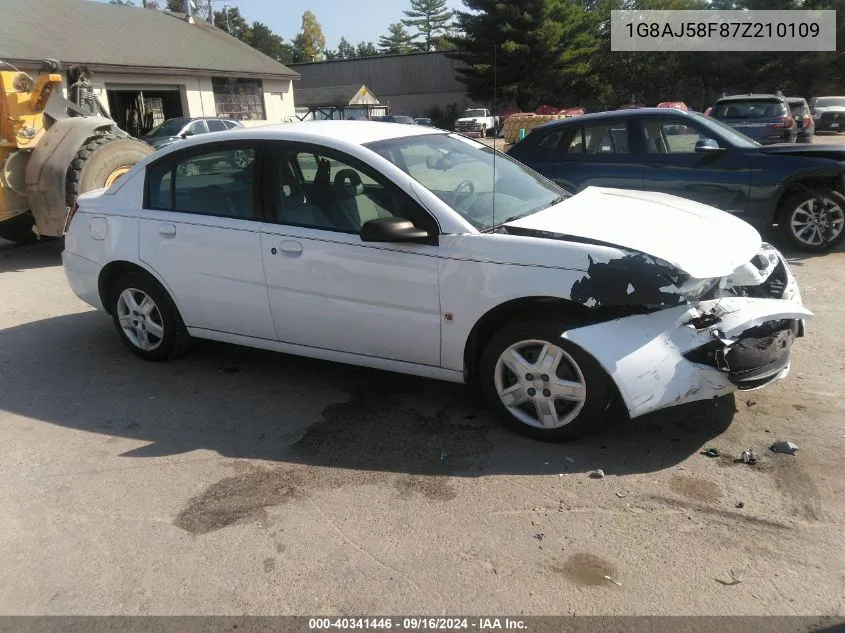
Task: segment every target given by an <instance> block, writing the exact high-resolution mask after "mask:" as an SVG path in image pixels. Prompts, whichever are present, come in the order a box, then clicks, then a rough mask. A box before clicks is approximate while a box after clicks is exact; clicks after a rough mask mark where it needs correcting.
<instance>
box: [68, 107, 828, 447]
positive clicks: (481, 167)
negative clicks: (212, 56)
mask: <svg viewBox="0 0 845 633" xmlns="http://www.w3.org/2000/svg"><path fill="white" fill-rule="evenodd" d="M233 151H237V152H239V155H242V156H245V157H247V158H246V160H245V161H239V162H238V163H233V162H232V161H231V160H229V157H230V156H231V155H232V152H233ZM68 225H69V226H68V230H67V235H66V241H65V251H64V253H63V260H64V266H65V270H66V273H67V278H68V280H69V282H70V285H71V287H72V288H73V290H74V291H75V292H76V294H77V295H78V296H79V297H81V298H82V299H84V300H85V301H87V302H88V303H89V304H91V305H93V306H95V307H97V308H100V309H103V310H105V311H106V312H107V313H109V314H110V315H111V316H112V318H113V320H114V325H115V326H116V329H117V332H118V334H119V335H120V337H121V338H122V340H123V342H124V343H125V344H126V345H127V346H128V347H129V349H131V350H132V351H133V352H134V353H136V354H137V355H138V356H141V357H143V358H146V359H149V360H165V359H169V358H172V357H175V356H177V355H178V354H180V353H182V352H184V351H185V350H186V349H187V347H188V344H189V342H190V340H191V338H192V337H197V338H207V339H215V340H218V341H226V342H230V343H236V344H241V345H247V346H252V347H260V348H265V349H270V350H277V351H281V352H287V353H290V354H297V355H302V356H310V357H315V358H321V359H325V360H331V361H339V362H344V363H350V364H355V365H362V366H367V367H374V368H379V369H384V370H390V371H397V372H405V373H408V374H417V375H422V376H428V377H431V378H437V379H442V380H449V381H455V382H473V383H476V384H477V385H478V386H479V387H480V389H481V391H482V392H483V393H484V394H485V396H486V398H487V399H488V401H489V403H490V405H491V407H492V408H493V409H494V410H495V411H496V412H497V413H498V414H500V415H501V416H502V417H503V419H504V420H505V421H506V423H507V424H508V425H509V426H510V427H511V428H513V429H514V430H516V431H518V432H522V433H525V434H528V435H531V436H533V437H536V438H540V439H544V440H563V439H569V438H573V437H576V436H579V435H583V434H585V433H589V432H590V431H592V430H594V429H595V428H596V427H597V425H599V424H601V422H602V420H603V419H604V418H605V417H606V416H607V415H609V413H608V412H609V411H615V410H616V408H613V409H612V408H611V405H612V404H617V403H618V404H619V405H621V409H622V410H624V411H627V413H628V415H630V417H632V418H634V417H637V416H641V415H643V414H646V413H649V412H651V411H655V410H657V409H661V408H664V407H668V406H672V405H675V404H679V403H684V402H690V401H694V400H703V399H709V398H713V397H716V396H721V395H725V394H728V393H730V392H731V391H734V390H736V389H756V388H759V387H762V386H764V385H767V384H770V383H772V382H774V381H776V380H779V379H781V378H783V377H785V376H786V375H787V373H788V372H789V367H790V348H791V346H792V344H793V342H794V340H795V339H796V338H798V337H800V336H802V335H803V333H804V322H805V320H807V319H808V318H810V317H811V313H810V312H809V311H808V310H807V309H805V308H804V307H803V305H802V303H801V296H800V294H799V291H798V287H797V285H796V282H795V278H794V277H793V275H792V273H791V271H790V269H789V266H788V264H787V262H786V260H785V259H784V258H783V256H782V255H781V254H780V253H779V252H778V251H777V250H775V249H774V248H772V247H771V246H769V245H767V244H763V243H761V240H760V237H759V235H758V233H757V232H756V231H755V230H754V229H753V228H752V227H751V226H749V225H748V224H746V223H744V222H743V221H741V220H739V219H737V218H734V217H733V216H731V215H729V214H727V213H723V212H721V211H717V210H715V209H712V208H710V207H707V206H704V205H701V204H698V203H695V202H690V201H687V200H683V199H680V198H676V197H672V196H668V195H664V194H654V193H643V192H630V191H622V190H615V189H602V188H590V189H587V190H585V191H584V192H582V193H579V194H578V195H576V196H570V195H568V194H567V193H566V192H565V191H563V190H562V189H560V188H559V187H558V186H557V185H555V184H554V183H552V182H550V181H548V180H546V179H544V178H543V177H542V176H540V175H538V174H537V173H535V172H534V171H532V170H530V169H528V168H526V167H524V166H523V165H521V164H520V163H518V162H516V161H514V160H513V159H510V158H509V157H507V156H505V155H503V154H499V153H496V154H494V153H493V151H492V150H491V149H490V148H488V147H486V146H484V145H483V144H481V143H478V142H476V141H473V140H470V139H467V138H465V137H463V136H460V135H457V134H452V133H448V132H440V131H433V130H431V129H428V128H419V129H414V128H411V127H405V126H397V125H391V124H383V123H373V122H363V121H362V122H355V121H343V122H339V121H338V122H334V121H321V122H312V123H301V124H295V125H283V126H273V127H267V128H247V129H244V130H234V131H229V132H226V133H225V134H206V135H203V136H201V137H197V138H193V139H189V140H186V141H184V142H182V143H178V144H176V145H174V146H172V147H169V148H165V149H163V150H162V151H160V152H158V153H156V154H155V155H153V156H151V157H149V158H147V159H145V160H144V161H142V162H141V163H139V164H137V165H136V166H135V167H133V168H132V169H131V170H130V171H129V172H128V173H127V174H126V175H125V176H123V177H122V178H121V179H120V180H118V181H117V182H116V183H114V184H113V185H112V186H111V187H110V188H109V189H108V190H100V191H97V192H91V193H89V194H85V195H83V196H81V197H80V198H79V201H78V206H76V207H75V208H74V209H73V210H72V211H71V214H70V216H69V219H68ZM280 362H284V360H283V359H280ZM244 397H245V398H247V397H249V394H244Z"/></svg>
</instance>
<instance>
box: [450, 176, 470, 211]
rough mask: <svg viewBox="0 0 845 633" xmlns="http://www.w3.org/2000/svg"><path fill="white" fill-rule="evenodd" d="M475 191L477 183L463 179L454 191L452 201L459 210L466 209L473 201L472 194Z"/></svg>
mask: <svg viewBox="0 0 845 633" xmlns="http://www.w3.org/2000/svg"><path fill="white" fill-rule="evenodd" d="M474 193H475V185H474V184H472V181H471V180H462V181H461V182H459V183H458V186H457V187H455V189H454V191H453V192H452V203H453V204H454V205H455V209H456V210H458V211H466V210H467V209H468V208H469V206H470V203H471V202H472V194H474Z"/></svg>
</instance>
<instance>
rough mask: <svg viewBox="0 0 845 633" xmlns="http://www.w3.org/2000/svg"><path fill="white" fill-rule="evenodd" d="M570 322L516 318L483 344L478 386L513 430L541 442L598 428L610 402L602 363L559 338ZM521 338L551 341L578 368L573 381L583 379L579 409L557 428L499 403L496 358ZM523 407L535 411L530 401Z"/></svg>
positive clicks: (569, 326)
mask: <svg viewBox="0 0 845 633" xmlns="http://www.w3.org/2000/svg"><path fill="white" fill-rule="evenodd" d="M573 325H574V323H572V322H567V321H562V320H555V319H549V320H536V321H516V322H513V323H509V324H508V325H506V326H504V327H503V328H502V329H501V330H499V331H498V332H497V333H496V334H494V335H493V337H492V338H491V339H490V341H489V342H488V343H487V345H486V346H485V348H484V351H483V353H482V355H481V362H480V363H479V367H478V375H477V377H476V380H477V382H478V386H479V387H480V389H481V393H482V394H483V396H484V398H485V399H486V400H487V402H488V404H489V406H490V407H491V408H492V410H493V411H494V412H495V413H496V414H497V415H498V416H499V417H501V418H502V420H503V422H504V423H505V424H506V425H507V426H508V427H509V428H510V429H511V430H513V431H515V432H516V433H519V434H520V435H526V436H528V437H532V438H534V439H538V440H542V441H548V442H564V441H568V440H573V439H576V438H579V437H583V436H585V435H589V434H591V433H594V432H596V431H598V430H599V429H600V428H601V426H602V424H603V422H604V421H605V419H606V415H607V409H608V405H609V404H610V399H611V395H612V393H613V390H612V387H611V383H610V378H608V376H607V374H606V373H605V371H604V369H602V367H601V365H599V363H598V362H597V361H596V360H595V359H594V358H593V357H592V356H590V355H589V354H588V353H587V352H585V351H584V350H583V349H581V348H580V347H578V346H577V345H575V344H574V343H572V342H570V341H567V340H565V339H562V338H561V334H562V333H563V332H565V331H566V330H567V329H571V328H572V327H573ZM521 341H544V342H548V343H551V344H553V345H555V346H557V347H558V348H560V349H562V350H563V351H564V352H565V354H566V355H568V358H567V359H565V362H566V364H567V365H569V364H570V361H571V362H574V363H575V365H577V370H578V371H580V373H581V377H575V378H574V380H577V381H578V382H581V378H583V386H584V389H585V392H584V393H585V398H584V400H583V404H582V405H581V409H580V411H578V412H577V414H576V415H575V417H574V418H573V419H572V420H571V421H570V422H569V423H568V424H566V425H565V426H560V427H557V428H540V427H537V426H531V425H530V424H528V423H526V422H524V421H522V420H520V419H519V418H517V417H515V415H514V414H512V413H511V411H510V410H509V409H508V407H506V406H505V405H504V404H503V403H502V400H501V399H500V397H499V393H498V391H497V387H496V371H497V366H498V363H499V358H500V356H501V355H502V354H503V353H504V352H505V351H507V350H508V349H509V348H511V346H513V345H516V344H518V343H519V342H521ZM526 353H528V352H526ZM563 365H564V362H561V366H562V367H561V369H565V370H567V371H568V370H570V367H568V366H567V367H563ZM575 373H577V371H576V372H573V375H574V374H575ZM559 377H561V378H565V379H567V378H568V377H567V376H560V374H559ZM534 378H535V380H536V379H537V377H536V376H535V377H534ZM569 379H573V378H569ZM541 380H542V379H541ZM526 406H527V407H528V408H529V409H532V410H533V411H535V412H536V409H533V405H531V404H530V403H526ZM564 406H569V405H564ZM575 408H577V407H576V406H575V405H573V408H572V409H570V411H574V409H575ZM528 415H530V413H529V414H528ZM537 417H539V416H537Z"/></svg>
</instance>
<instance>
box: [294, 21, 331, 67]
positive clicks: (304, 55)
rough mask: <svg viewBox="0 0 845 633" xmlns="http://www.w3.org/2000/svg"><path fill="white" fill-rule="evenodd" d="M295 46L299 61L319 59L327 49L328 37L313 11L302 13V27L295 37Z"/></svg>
mask: <svg viewBox="0 0 845 633" xmlns="http://www.w3.org/2000/svg"><path fill="white" fill-rule="evenodd" d="M293 47H294V49H295V51H296V52H295V57H296V58H297V61H306V62H314V61H319V59H320V57H321V56H322V52H323V51H324V50H325V49H326V37H325V36H324V35H323V29H322V28H321V27H320V23H319V22H317V16H315V15H314V14H313V13H312V12H311V11H306V12H305V13H303V14H302V29H301V30H300V31H299V33H298V34H297V35H296V37H294V38H293Z"/></svg>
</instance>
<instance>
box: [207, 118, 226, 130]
mask: <svg viewBox="0 0 845 633" xmlns="http://www.w3.org/2000/svg"><path fill="white" fill-rule="evenodd" d="M206 123H207V124H208V131H209V132H222V131H223V130H226V129H228V128H227V127H226V124H225V123H224V122H223V121H215V120H214V119H209V120H208V121H207V122H206Z"/></svg>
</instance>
